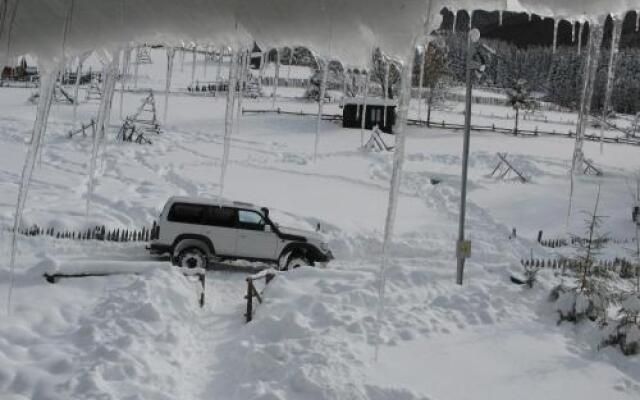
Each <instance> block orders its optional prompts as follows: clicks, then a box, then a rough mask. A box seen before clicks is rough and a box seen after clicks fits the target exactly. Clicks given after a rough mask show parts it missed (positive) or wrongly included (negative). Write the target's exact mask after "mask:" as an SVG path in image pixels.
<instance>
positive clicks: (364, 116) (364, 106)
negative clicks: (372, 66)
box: [360, 71, 369, 147]
mask: <svg viewBox="0 0 640 400" xmlns="http://www.w3.org/2000/svg"><path fill="white" fill-rule="evenodd" d="M368 95H369V75H368V74H367V72H366V71H365V72H364V90H363V91H362V117H361V118H362V119H361V120H360V147H364V128H365V121H366V120H367V96H368Z"/></svg>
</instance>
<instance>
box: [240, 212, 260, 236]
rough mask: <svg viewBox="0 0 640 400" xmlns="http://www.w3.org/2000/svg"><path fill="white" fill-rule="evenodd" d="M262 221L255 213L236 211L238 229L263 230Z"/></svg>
mask: <svg viewBox="0 0 640 400" xmlns="http://www.w3.org/2000/svg"><path fill="white" fill-rule="evenodd" d="M264 225H265V222H264V219H263V218H262V215H260V214H258V213H257V212H255V211H248V210H238V228H240V229H250V230H254V231H263V230H264Z"/></svg>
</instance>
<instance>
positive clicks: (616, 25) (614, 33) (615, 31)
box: [600, 17, 622, 154]
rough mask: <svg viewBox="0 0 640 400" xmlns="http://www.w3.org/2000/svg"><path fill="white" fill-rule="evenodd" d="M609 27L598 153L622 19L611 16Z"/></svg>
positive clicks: (601, 142)
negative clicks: (609, 39) (609, 34)
mask: <svg viewBox="0 0 640 400" xmlns="http://www.w3.org/2000/svg"><path fill="white" fill-rule="evenodd" d="M612 22H613V24H612V28H611V50H610V53H609V66H608V68H607V87H606V89H605V95H604V105H603V108H602V121H603V123H601V124H600V154H602V152H603V140H604V125H605V124H606V123H607V110H608V109H609V104H610V103H611V92H612V91H613V79H614V77H615V68H614V67H615V63H616V58H617V55H618V48H619V46H620V36H621V35H622V21H621V20H619V19H616V18H615V17H613V21H612Z"/></svg>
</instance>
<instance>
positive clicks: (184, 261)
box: [176, 247, 208, 268]
mask: <svg viewBox="0 0 640 400" xmlns="http://www.w3.org/2000/svg"><path fill="white" fill-rule="evenodd" d="M207 261H208V260H207V255H206V254H205V253H204V252H203V251H202V250H200V249H199V248H197V247H189V248H186V249H184V250H182V251H180V253H178V256H177V257H176V265H177V266H178V267H182V268H207Z"/></svg>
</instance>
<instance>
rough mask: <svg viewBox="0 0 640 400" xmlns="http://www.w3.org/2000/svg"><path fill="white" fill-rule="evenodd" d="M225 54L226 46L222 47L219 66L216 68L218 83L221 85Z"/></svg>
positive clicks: (219, 54)
mask: <svg viewBox="0 0 640 400" xmlns="http://www.w3.org/2000/svg"><path fill="white" fill-rule="evenodd" d="M223 55H224V47H221V48H220V52H219V53H218V67H217V70H216V84H217V85H218V86H219V85H220V79H221V76H222V61H223V58H224V57H223Z"/></svg>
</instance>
